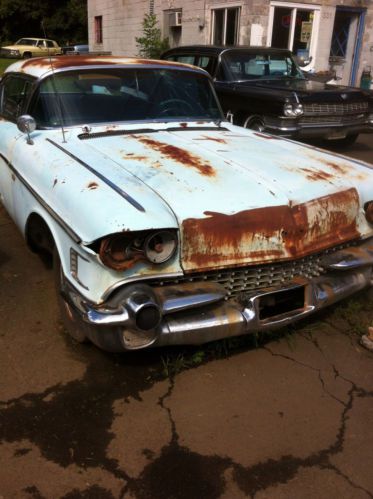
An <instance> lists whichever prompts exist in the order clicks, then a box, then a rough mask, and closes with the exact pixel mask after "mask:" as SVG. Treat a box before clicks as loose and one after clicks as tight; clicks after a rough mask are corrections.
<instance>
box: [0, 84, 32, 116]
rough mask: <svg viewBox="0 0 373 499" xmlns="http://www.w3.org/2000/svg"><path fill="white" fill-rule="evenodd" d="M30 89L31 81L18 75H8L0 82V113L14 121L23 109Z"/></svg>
mask: <svg viewBox="0 0 373 499" xmlns="http://www.w3.org/2000/svg"><path fill="white" fill-rule="evenodd" d="M30 91H31V82H30V81H29V80H26V79H25V78H22V77H18V76H9V77H8V78H6V79H5V80H4V82H3V83H2V91H1V101H0V114H1V115H2V116H4V117H5V118H7V119H9V120H11V121H15V120H16V119H17V118H18V116H20V115H21V114H22V111H23V110H24V107H25V104H26V101H27V98H28V96H29V94H30Z"/></svg>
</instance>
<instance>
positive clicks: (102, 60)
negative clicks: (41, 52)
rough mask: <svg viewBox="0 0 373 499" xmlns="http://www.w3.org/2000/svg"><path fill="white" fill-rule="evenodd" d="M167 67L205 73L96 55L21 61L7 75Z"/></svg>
mask: <svg viewBox="0 0 373 499" xmlns="http://www.w3.org/2000/svg"><path fill="white" fill-rule="evenodd" d="M113 66H122V67H133V66H139V67H149V66H152V67H163V68H164V67H167V68H170V69H172V68H173V69H193V70H194V71H197V72H200V73H205V71H204V70H203V69H200V68H196V67H195V66H191V65H189V64H182V63H178V62H169V61H161V60H156V59H141V58H138V57H118V56H94V55H66V56H54V57H35V58H31V59H26V60H20V61H17V62H15V63H14V64H11V65H10V66H8V68H7V69H6V70H5V72H6V73H9V72H16V73H25V74H29V75H30V76H34V77H36V78H41V77H43V76H45V75H46V74H48V73H50V72H51V71H52V70H53V71H61V70H64V69H66V70H67V69H77V68H89V67H91V68H97V67H113Z"/></svg>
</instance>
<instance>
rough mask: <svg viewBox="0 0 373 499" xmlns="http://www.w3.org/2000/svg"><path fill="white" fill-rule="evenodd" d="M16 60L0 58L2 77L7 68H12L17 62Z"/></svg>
mask: <svg viewBox="0 0 373 499" xmlns="http://www.w3.org/2000/svg"><path fill="white" fill-rule="evenodd" d="M15 61H16V59H4V58H0V75H2V74H3V73H4V71H5V70H6V68H7V67H8V66H10V65H11V64H12V63H13V62H15Z"/></svg>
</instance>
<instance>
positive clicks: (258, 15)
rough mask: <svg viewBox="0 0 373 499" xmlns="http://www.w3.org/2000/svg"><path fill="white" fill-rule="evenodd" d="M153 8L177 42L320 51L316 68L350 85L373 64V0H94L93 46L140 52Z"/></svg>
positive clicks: (91, 2)
mask: <svg viewBox="0 0 373 499" xmlns="http://www.w3.org/2000/svg"><path fill="white" fill-rule="evenodd" d="M149 12H153V13H154V14H155V15H156V16H157V18H158V21H159V26H160V28H161V29H162V33H163V35H164V37H168V39H169V42H170V45H171V46H175V45H186V44H196V43H202V44H209V43H216V44H219V45H221V44H223V45H268V46H276V47H287V48H290V49H291V50H292V51H293V52H294V53H295V54H298V55H299V54H300V55H304V56H305V57H307V56H309V55H310V56H312V61H311V64H310V69H312V70H314V71H326V70H329V69H334V70H335V71H336V74H337V75H338V76H339V77H340V78H341V83H343V84H346V85H348V84H350V85H358V84H359V81H360V76H361V73H362V71H363V69H364V68H365V67H366V66H371V67H373V1H372V0H340V1H337V0H320V1H319V2H317V1H310V0H309V1H304V2H302V3H297V2H290V1H288V0H282V1H277V0H273V1H270V0H225V1H224V0H150V1H149V0H88V26H89V44H90V48H91V50H99V51H102V50H104V51H110V52H112V54H113V55H129V56H131V55H137V53H138V48H137V47H136V41H135V37H137V36H141V34H142V26H141V23H142V20H143V17H144V14H145V13H149ZM372 73H373V70H372Z"/></svg>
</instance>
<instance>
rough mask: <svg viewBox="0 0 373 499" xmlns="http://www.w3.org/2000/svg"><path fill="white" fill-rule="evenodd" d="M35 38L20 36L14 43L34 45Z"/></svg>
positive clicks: (35, 42)
mask: <svg viewBox="0 0 373 499" xmlns="http://www.w3.org/2000/svg"><path fill="white" fill-rule="evenodd" d="M36 44H37V40H30V38H21V39H20V40H18V42H16V45H36Z"/></svg>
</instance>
